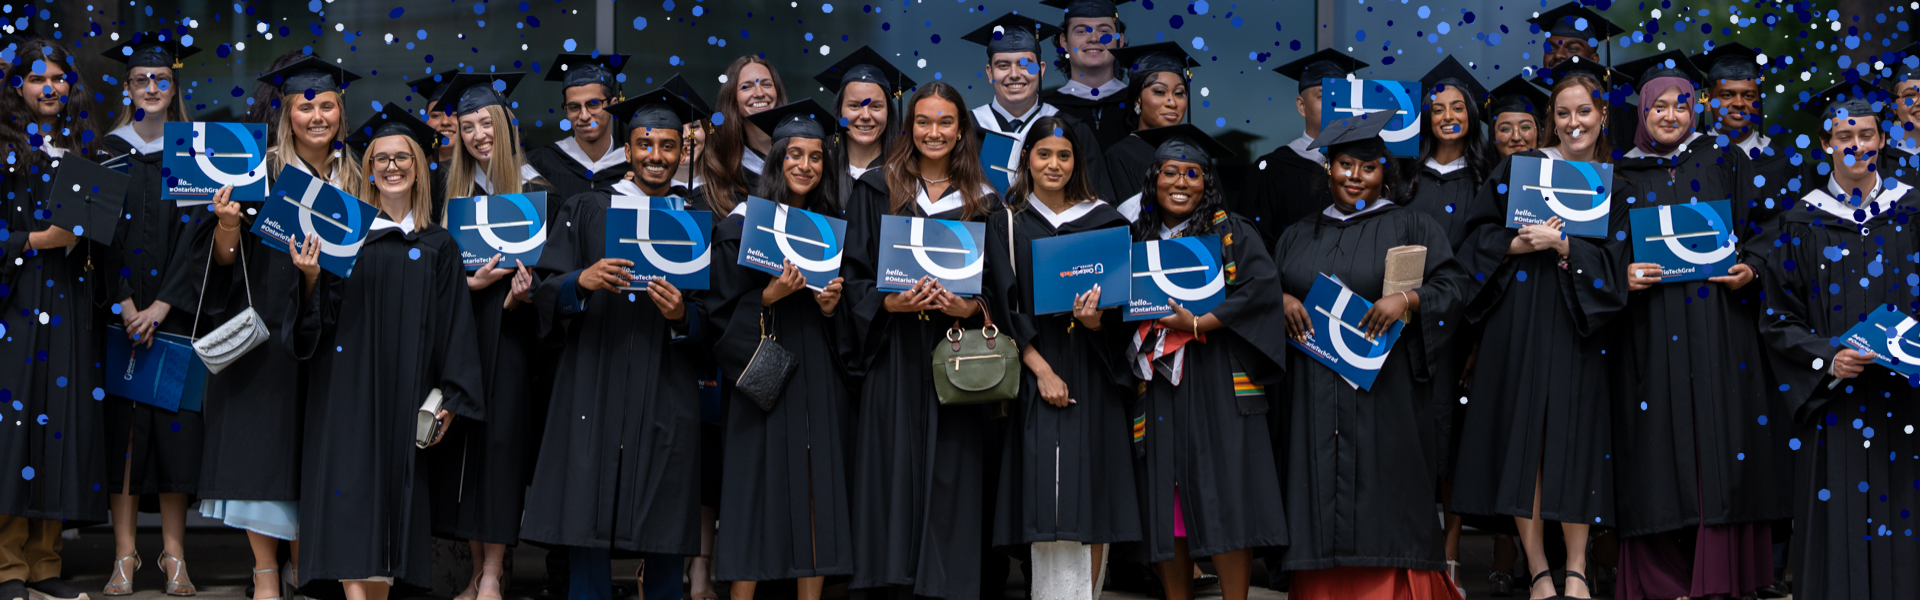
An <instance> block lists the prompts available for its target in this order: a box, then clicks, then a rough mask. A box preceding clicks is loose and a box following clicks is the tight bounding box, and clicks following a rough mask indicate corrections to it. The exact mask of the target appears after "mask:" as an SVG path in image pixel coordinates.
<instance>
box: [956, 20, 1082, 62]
mask: <svg viewBox="0 0 1920 600" xmlns="http://www.w3.org/2000/svg"><path fill="white" fill-rule="evenodd" d="M996 29H998V30H999V31H995V30H996ZM1058 35H1060V28H1059V27H1054V26H1052V25H1048V24H1046V23H1041V22H1039V21H1037V20H1034V19H1033V18H1032V17H1028V16H1026V15H1021V14H1015V13H1007V14H1004V15H1000V18H998V19H994V20H992V21H988V22H987V24H986V25H981V26H980V27H979V28H978V29H974V30H973V31H971V32H968V33H967V34H966V35H963V36H960V39H963V40H966V41H969V42H973V43H975V44H979V45H982V46H986V47H987V57H988V58H992V57H993V55H995V54H1000V53H1004V52H1032V53H1033V56H1034V57H1035V58H1036V59H1037V58H1039V56H1040V49H1041V48H1042V47H1045V46H1046V45H1049V44H1051V43H1052V42H1049V41H1047V40H1051V39H1053V38H1054V36H1058Z"/></svg>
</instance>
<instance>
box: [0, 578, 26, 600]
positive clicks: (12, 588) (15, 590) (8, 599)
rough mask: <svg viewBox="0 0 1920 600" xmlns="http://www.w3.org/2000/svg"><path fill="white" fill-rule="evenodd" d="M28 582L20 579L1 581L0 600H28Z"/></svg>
mask: <svg viewBox="0 0 1920 600" xmlns="http://www.w3.org/2000/svg"><path fill="white" fill-rule="evenodd" d="M26 598H27V582H25V581H21V580H18V579H8V580H6V581H0V600H26Z"/></svg>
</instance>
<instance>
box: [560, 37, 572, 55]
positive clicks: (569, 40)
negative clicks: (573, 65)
mask: <svg viewBox="0 0 1920 600" xmlns="http://www.w3.org/2000/svg"><path fill="white" fill-rule="evenodd" d="M560 47H562V48H566V49H567V51H568V52H572V51H573V49H574V47H575V44H574V43H573V38H567V41H565V42H562V43H561V44H560Z"/></svg>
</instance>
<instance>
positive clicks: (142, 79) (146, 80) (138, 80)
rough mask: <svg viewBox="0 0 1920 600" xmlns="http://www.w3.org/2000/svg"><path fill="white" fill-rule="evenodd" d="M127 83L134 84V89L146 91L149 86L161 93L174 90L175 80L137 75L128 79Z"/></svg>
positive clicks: (166, 77) (163, 76)
mask: <svg viewBox="0 0 1920 600" xmlns="http://www.w3.org/2000/svg"><path fill="white" fill-rule="evenodd" d="M127 83H129V84H132V85H133V87H134V89H145V88H147V87H148V86H152V87H153V88H154V89H158V90H161V91H166V90H170V89H173V78H172V77H169V76H166V75H151V76H149V75H135V76H133V77H131V78H128V79H127Z"/></svg>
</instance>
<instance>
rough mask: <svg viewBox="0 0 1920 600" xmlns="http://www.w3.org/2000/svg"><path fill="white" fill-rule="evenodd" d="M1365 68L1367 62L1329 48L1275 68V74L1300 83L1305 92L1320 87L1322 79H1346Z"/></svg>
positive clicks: (1301, 89)
mask: <svg viewBox="0 0 1920 600" xmlns="http://www.w3.org/2000/svg"><path fill="white" fill-rule="evenodd" d="M1364 68H1367V63H1366V62H1363V61H1361V60H1360V59H1357V58H1354V57H1351V56H1347V54H1346V53H1345V52H1341V51H1339V50H1334V49H1332V48H1328V49H1326V50H1321V51H1319V52H1315V53H1313V54H1308V55H1307V56H1306V57H1305V58H1301V59H1299V60H1295V61H1293V62H1290V63H1287V64H1284V65H1280V66H1278V67H1274V68H1273V72H1275V73H1279V74H1281V75H1285V76H1288V77H1292V78H1293V80H1294V81H1298V82H1300V91H1302V92H1304V91H1307V88H1312V87H1319V86H1320V80H1321V79H1345V78H1346V77H1347V75H1349V74H1351V73H1353V72H1354V71H1358V70H1361V69H1364Z"/></svg>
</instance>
